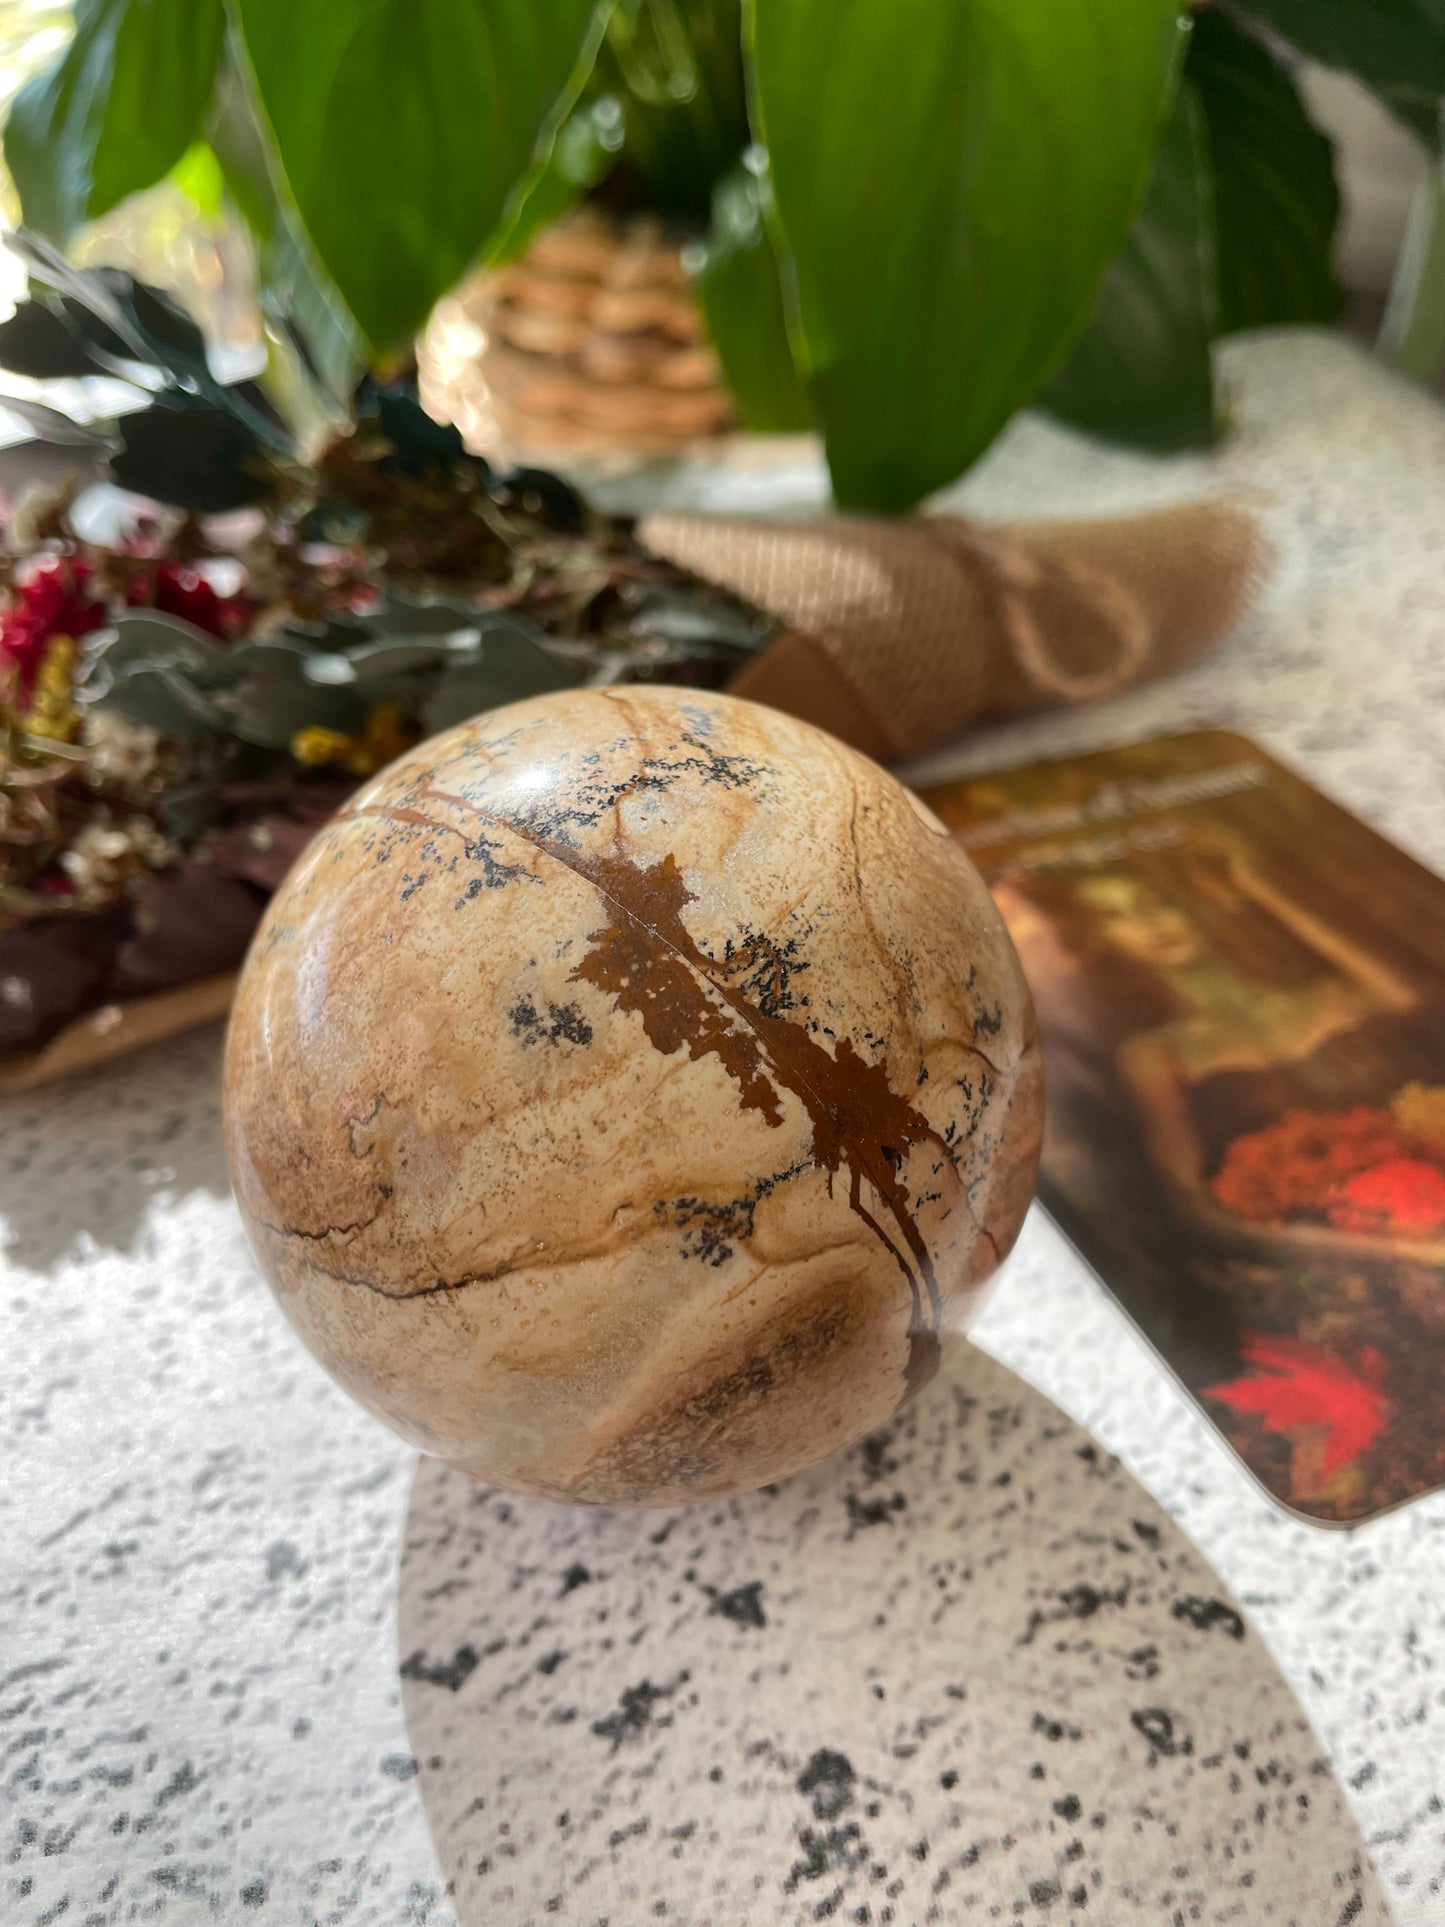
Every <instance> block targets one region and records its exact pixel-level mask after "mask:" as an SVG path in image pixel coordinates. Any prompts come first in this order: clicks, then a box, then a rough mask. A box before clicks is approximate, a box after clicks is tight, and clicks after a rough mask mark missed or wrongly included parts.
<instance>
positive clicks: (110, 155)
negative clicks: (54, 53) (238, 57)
mask: <svg viewBox="0 0 1445 1927" xmlns="http://www.w3.org/2000/svg"><path fill="white" fill-rule="evenodd" d="M223 20H224V11H223V7H222V4H221V0H147V3H146V4H145V5H138V4H136V0H79V4H78V5H77V7H76V10H75V35H74V38H73V39H72V40H71V42H70V44H69V46H68V47H67V48H66V49H65V51H64V53H63V54H62V55H61V57H60V59H59V60H58V61H57V62H56V64H55V66H53V67H52V68H50V70H49V71H48V72H46V73H43V74H37V75H36V76H35V78H34V79H33V80H31V81H28V82H27V83H26V85H25V86H24V87H22V88H21V90H20V92H19V93H18V94H17V95H16V97H15V101H14V104H13V105H12V107H11V109H10V115H9V119H8V120H7V122H6V125H5V160H6V162H7V164H8V166H9V168H10V172H11V174H12V176H13V177H14V180H15V185H16V187H17V188H18V190H19V193H20V204H21V207H22V208H23V209H24V213H25V220H26V222H27V224H28V225H30V226H31V227H36V228H40V229H42V230H43V231H44V232H45V233H46V234H49V235H51V236H52V237H53V238H54V239H56V240H58V241H67V240H69V238H70V236H71V235H72V234H74V232H75V231H76V229H77V228H79V227H82V226H83V225H84V224H85V222H87V221H91V220H94V219H95V217H96V216H97V215H99V214H104V213H105V212H106V210H107V209H108V208H112V207H114V206H115V204H116V203H117V201H122V200H124V199H125V197H126V195H127V194H132V193H134V192H135V191H136V189H137V188H142V187H149V186H151V185H152V183H153V182H155V181H158V180H160V179H161V178H162V176H163V175H165V174H167V173H168V172H169V171H170V169H171V168H172V167H174V166H175V164H176V162H177V161H178V160H180V158H181V156H182V155H183V154H184V153H185V152H186V149H187V148H188V147H189V146H190V145H191V143H192V141H193V140H194V139H195V138H196V135H197V132H198V130H199V128H200V122H201V117H202V115H203V114H204V112H205V109H206V104H207V102H208V101H209V100H210V97H211V85H212V81H213V80H214V78H215V72H216V58H217V55H218V54H219V52H220V48H221V30H222V25H223Z"/></svg>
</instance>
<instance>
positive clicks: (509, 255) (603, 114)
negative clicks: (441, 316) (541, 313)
mask: <svg viewBox="0 0 1445 1927" xmlns="http://www.w3.org/2000/svg"><path fill="white" fill-rule="evenodd" d="M622 139H623V120H622V109H621V107H620V105H619V103H618V101H617V98H616V96H615V95H613V94H604V95H603V97H602V98H601V99H600V100H594V101H588V102H585V103H584V104H583V105H582V106H580V107H579V108H577V110H576V111H575V112H574V113H572V114H570V115H569V116H568V118H567V119H566V120H565V121H564V122H563V124H562V127H561V129H560V130H559V132H558V135H557V138H556V140H555V141H554V142H553V143H552V152H551V154H550V155H549V156H548V159H547V164H546V166H545V167H544V168H543V169H542V172H541V173H540V174H539V175H538V176H537V179H536V181H535V183H534V184H533V186H532V188H531V190H530V191H529V192H528V193H527V195H526V196H525V197H524V199H523V200H522V202H521V205H520V206H519V207H518V208H517V210H516V212H515V214H513V216H512V218H511V219H510V221H509V222H508V223H507V226H506V227H505V229H504V230H503V232H502V234H501V235H500V237H499V238H498V239H496V240H495V241H494V242H493V243H492V246H491V248H490V249H489V253H490V256H491V259H492V260H493V261H496V262H502V261H515V260H516V259H517V257H518V256H519V255H521V254H524V253H525V252H526V250H527V247H528V245H529V243H530V242H531V241H532V240H533V239H534V238H535V236H537V235H538V234H540V233H541V231H542V229H543V228H545V227H550V226H551V225H552V223H553V222H554V221H560V220H561V218H562V216H563V215H564V214H566V213H567V212H568V210H569V209H570V208H573V207H575V206H576V204H577V202H578V201H580V200H581V198H582V196H583V195H584V194H585V193H586V192H587V190H588V188H589V187H595V186H596V184H597V182H598V181H600V180H601V178H602V176H603V175H604V174H605V173H606V172H607V170H608V168H609V167H610V166H611V165H612V163H613V162H614V161H615V160H616V158H617V155H618V152H619V151H620V149H621V147H622Z"/></svg>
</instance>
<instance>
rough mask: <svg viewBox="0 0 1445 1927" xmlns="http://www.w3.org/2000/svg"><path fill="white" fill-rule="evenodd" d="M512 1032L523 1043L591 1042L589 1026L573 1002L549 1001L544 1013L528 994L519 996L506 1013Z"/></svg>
mask: <svg viewBox="0 0 1445 1927" xmlns="http://www.w3.org/2000/svg"><path fill="white" fill-rule="evenodd" d="M507 1021H508V1023H509V1024H510V1025H511V1026H512V1035H513V1036H514V1037H520V1038H521V1040H522V1043H523V1044H524V1045H531V1044H553V1045H555V1044H577V1045H579V1046H581V1045H585V1044H590V1043H591V1042H592V1026H591V1025H590V1024H589V1023H588V1022H587V1019H586V1018H585V1017H584V1016H583V1015H582V1012H581V1011H580V1010H579V1009H578V1007H577V1005H576V1004H550V1003H549V1004H548V1006H547V1009H546V1013H545V1015H544V1014H543V1013H542V1012H541V1011H539V1010H538V1009H537V1006H536V1004H534V1003H533V1001H532V999H531V998H530V997H519V998H518V999H517V1001H516V1003H515V1004H513V1005H512V1008H511V1009H510V1010H509V1011H508V1012H507Z"/></svg>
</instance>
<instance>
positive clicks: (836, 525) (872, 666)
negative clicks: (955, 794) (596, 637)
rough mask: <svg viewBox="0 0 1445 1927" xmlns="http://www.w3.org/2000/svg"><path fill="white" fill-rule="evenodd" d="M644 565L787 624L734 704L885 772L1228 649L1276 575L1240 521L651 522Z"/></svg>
mask: <svg viewBox="0 0 1445 1927" xmlns="http://www.w3.org/2000/svg"><path fill="white" fill-rule="evenodd" d="M638 534H639V536H640V538H641V540H642V542H643V544H644V546H645V547H647V548H649V549H651V550H652V551H653V553H654V554H656V555H659V556H663V557H665V558H666V559H667V560H668V561H671V562H674V563H677V564H679V565H680V566H681V567H683V568H687V569H690V570H691V571H692V572H693V573H694V574H696V575H699V576H702V577H704V578H705V579H707V580H708V581H710V582H714V583H716V584H718V585H719V586H720V587H722V588H726V589H729V590H731V591H732V592H733V593H734V594H736V595H738V596H740V597H742V598H743V599H744V600H745V601H748V602H751V603H753V604H754V605H755V606H756V607H758V608H761V609H764V610H766V611H767V612H768V613H769V614H770V615H772V616H774V617H775V618H776V619H777V621H778V622H779V623H780V624H781V625H782V633H781V634H780V635H779V637H778V638H777V639H776V641H774V642H773V643H772V645H771V646H770V647H769V648H768V649H767V650H766V651H765V652H764V654H763V655H761V656H760V657H758V658H757V659H756V660H755V661H754V662H752V663H750V664H748V666H747V667H746V668H745V669H744V670H743V671H742V672H741V673H740V674H739V675H738V676H737V677H736V678H735V679H734V681H733V683H732V685H731V687H732V689H733V691H734V693H735V694H737V695H741V696H750V697H752V698H754V699H755V700H756V701H758V702H764V703H770V704H772V705H773V707H775V708H777V709H783V710H787V711H788V712H789V713H790V714H792V715H796V716H801V717H803V718H805V719H806V720H807V721H809V722H815V723H818V724H820V725H821V726H822V727H823V728H825V729H829V730H831V731H832V732H833V734H834V735H836V736H841V737H842V738H843V740H844V741H845V742H850V743H852V744H854V745H855V746H856V747H857V748H859V749H862V750H864V751H866V752H867V754H869V755H871V756H875V757H877V758H879V759H880V760H881V761H885V762H887V761H894V760H896V759H900V758H904V757H909V756H916V755H919V754H921V753H922V752H923V751H924V750H927V749H930V748H932V747H933V746H935V745H936V744H938V743H942V742H946V741H948V740H949V739H950V738H952V737H954V736H957V735H958V734H959V732H960V731H961V730H963V729H964V728H966V727H967V726H968V725H969V724H970V723H973V722H975V721H978V720H980V719H982V718H984V717H1001V716H1009V715H1016V714H1019V713H1021V712H1023V711H1025V710H1030V709H1039V708H1043V707H1045V706H1047V705H1049V704H1052V703H1082V702H1090V701H1093V700H1095V699H1097V698H1098V697H1101V696H1108V695H1113V694H1114V693H1116V692H1117V691H1119V690H1122V689H1126V688H1128V687H1129V686H1130V685H1131V684H1133V683H1137V682H1142V681H1144V680H1146V679H1147V678H1149V677H1153V676H1160V675H1164V674H1166V673H1168V672H1169V671H1170V670H1174V669H1179V668H1182V667H1184V665H1185V664H1187V663H1189V662H1191V661H1193V659H1194V658H1195V657H1196V656H1198V655H1200V654H1202V653H1203V652H1204V651H1205V650H1206V649H1208V648H1210V647H1212V646H1213V645H1214V644H1215V643H1217V642H1219V641H1221V640H1222V639H1223V638H1224V637H1225V636H1226V635H1227V634H1228V633H1229V631H1230V630H1231V629H1232V628H1233V627H1234V626H1235V625H1236V624H1237V623H1238V622H1239V620H1240V618H1241V617H1242V616H1243V614H1244V613H1245V611H1246V610H1247V608H1248V607H1249V605H1250V603H1251V601H1252V600H1253V599H1254V597H1255V595H1256V594H1257V592H1258V590H1259V588H1260V586H1261V584H1262V583H1263V581H1264V579H1265V577H1266V575H1267V573H1268V569H1269V565H1270V561H1271V553H1270V548H1269V544H1268V542H1267V540H1266V538H1265V536H1264V534H1263V531H1262V530H1261V529H1260V527H1259V523H1258V521H1257V519H1256V517H1255V516H1254V515H1253V514H1252V513H1251V512H1250V510H1249V509H1248V508H1247V507H1246V506H1245V505H1244V504H1242V503H1240V502H1235V501H1228V500H1221V499H1215V500H1206V501H1200V502H1194V503H1189V504H1186V505H1183V506H1180V507H1176V508H1169V509H1163V510H1160V511H1157V512H1155V513H1152V514H1145V515H1132V516H1121V517H1116V518H1113V519H1110V520H1104V521H1089V522H1037V523H1014V524H1009V525H1005V526H997V527H989V528H985V527H981V526H980V525H978V524H976V523H973V522H967V521H963V520H961V519H959V518H958V517H954V516H944V515H936V516H916V517H913V518H911V519H909V520H906V521H899V522H881V521H868V520H863V519H857V518H852V517H833V518H829V519H825V520H821V521H816V522H778V521H771V522H764V521H745V520H733V519H729V518H723V517H708V516H698V515H677V514H656V515H651V516H648V517H645V518H644V520H643V521H642V523H641V524H640V526H639V529H638Z"/></svg>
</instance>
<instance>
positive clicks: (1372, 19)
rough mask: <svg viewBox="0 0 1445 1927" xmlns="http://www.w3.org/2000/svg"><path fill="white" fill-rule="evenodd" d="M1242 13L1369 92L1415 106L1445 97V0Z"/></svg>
mask: <svg viewBox="0 0 1445 1927" xmlns="http://www.w3.org/2000/svg"><path fill="white" fill-rule="evenodd" d="M1244 11H1245V12H1247V13H1248V14H1250V15H1252V16H1253V17H1254V18H1255V19H1256V20H1262V21H1263V22H1264V24H1265V25H1266V26H1268V27H1273V28H1274V30H1275V32H1276V33H1278V34H1282V35H1283V36H1284V38H1285V39H1286V40H1289V41H1292V42H1293V43H1294V45H1295V46H1296V47H1298V48H1299V50H1300V52H1301V53H1305V54H1308V55H1309V56H1310V58H1311V59H1312V60H1318V61H1319V62H1320V63H1321V64H1322V65H1323V66H1326V67H1342V68H1344V70H1345V72H1346V73H1351V74H1354V75H1355V77H1356V78H1357V79H1359V80H1362V81H1364V83H1365V85H1366V86H1367V87H1374V88H1377V89H1379V90H1381V91H1382V92H1383V91H1394V92H1398V93H1400V94H1402V95H1404V96H1406V97H1407V98H1411V99H1415V100H1419V101H1438V100H1439V98H1440V97H1441V95H1442V94H1445V0H1368V4H1362V0H1248V6H1247V7H1246V8H1245V9H1244Z"/></svg>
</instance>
